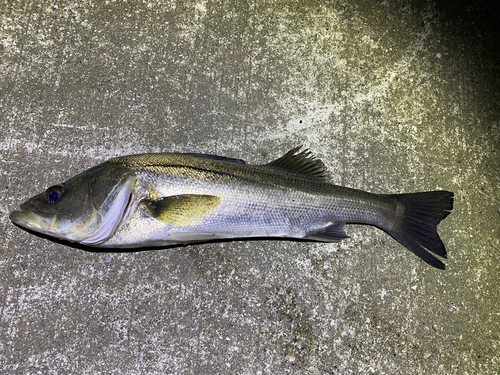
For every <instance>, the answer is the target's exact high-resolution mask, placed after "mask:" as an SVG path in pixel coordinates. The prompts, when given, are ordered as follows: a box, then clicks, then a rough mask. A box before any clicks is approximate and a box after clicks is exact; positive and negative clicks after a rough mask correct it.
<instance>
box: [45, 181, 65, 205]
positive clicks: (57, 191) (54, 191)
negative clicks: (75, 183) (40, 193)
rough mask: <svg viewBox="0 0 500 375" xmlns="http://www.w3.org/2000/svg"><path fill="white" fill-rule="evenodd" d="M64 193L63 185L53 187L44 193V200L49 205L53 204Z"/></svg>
mask: <svg viewBox="0 0 500 375" xmlns="http://www.w3.org/2000/svg"><path fill="white" fill-rule="evenodd" d="M63 193H64V186H63V185H54V186H51V187H49V188H48V189H47V190H46V191H45V199H46V200H47V202H49V203H55V202H56V201H57V200H58V199H59V198H61V195H63Z"/></svg>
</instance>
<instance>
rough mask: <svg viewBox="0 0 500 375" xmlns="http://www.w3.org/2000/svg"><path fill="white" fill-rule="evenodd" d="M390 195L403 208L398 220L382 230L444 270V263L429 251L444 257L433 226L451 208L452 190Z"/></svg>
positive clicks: (442, 247)
mask: <svg viewBox="0 0 500 375" xmlns="http://www.w3.org/2000/svg"><path fill="white" fill-rule="evenodd" d="M390 197H391V198H394V199H396V200H397V201H398V202H400V203H401V204H402V205H403V207H404V210H402V212H403V213H402V215H401V217H399V219H398V222H397V223H396V224H395V225H394V226H393V227H392V228H391V229H386V231H387V232H388V233H389V234H390V235H391V236H392V237H394V239H395V240H396V241H398V242H399V243H400V244H402V245H403V246H405V247H406V248H407V249H408V250H410V251H411V252H412V253H414V254H415V255H417V256H418V257H420V258H421V259H422V260H423V261H424V262H426V263H427V264H429V265H431V266H433V267H436V268H439V269H443V270H444V269H445V265H444V263H443V262H441V261H440V260H439V259H438V258H436V257H434V255H432V254H431V253H430V252H432V253H434V254H436V255H439V256H440V257H443V258H446V249H445V248H444V244H443V242H442V241H441V239H440V238H439V234H438V233H437V225H438V224H439V223H440V222H441V220H443V219H444V218H445V217H446V216H448V215H449V214H450V212H451V210H452V209H453V193H452V192H449V191H428V192H423V193H412V194H393V195H390ZM427 250H429V251H430V252H429V251H427Z"/></svg>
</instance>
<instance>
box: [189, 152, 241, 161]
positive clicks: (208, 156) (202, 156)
mask: <svg viewBox="0 0 500 375" xmlns="http://www.w3.org/2000/svg"><path fill="white" fill-rule="evenodd" d="M181 155H189V156H196V157H197V158H204V159H212V160H219V161H227V162H228V163H236V164H246V163H245V160H241V159H235V158H228V157H226V156H219V155H212V154H196V153H191V152H185V153H182V154H181Z"/></svg>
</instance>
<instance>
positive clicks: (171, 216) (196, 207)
mask: <svg viewBox="0 0 500 375" xmlns="http://www.w3.org/2000/svg"><path fill="white" fill-rule="evenodd" d="M219 201H220V198H219V197H216V196H213V195H199V194H184V195H173V196H170V197H163V198H157V199H152V200H149V201H145V202H144V206H145V207H146V209H147V210H148V211H149V213H150V214H151V216H153V217H154V218H155V219H157V220H160V221H163V222H164V223H166V224H169V225H172V226H174V227H184V226H187V225H193V224H195V223H196V222H198V221H199V220H201V219H203V217H205V216H206V215H208V214H209V213H210V212H212V211H213V209H214V208H215V207H216V206H217V205H218V204H219Z"/></svg>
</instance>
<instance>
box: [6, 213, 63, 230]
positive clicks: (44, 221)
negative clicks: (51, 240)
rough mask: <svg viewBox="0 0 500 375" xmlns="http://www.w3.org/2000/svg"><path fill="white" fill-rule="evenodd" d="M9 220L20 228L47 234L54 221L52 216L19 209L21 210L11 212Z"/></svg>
mask: <svg viewBox="0 0 500 375" xmlns="http://www.w3.org/2000/svg"><path fill="white" fill-rule="evenodd" d="M9 219H10V221H12V222H13V223H14V224H16V225H19V226H20V227H23V228H27V229H31V230H34V231H36V232H42V233H47V232H48V228H50V226H51V225H52V223H53V221H54V216H53V215H43V214H39V213H36V212H32V211H30V210H28V211H27V210H23V209H22V207H21V210H19V211H13V212H11V214H10V215H9Z"/></svg>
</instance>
